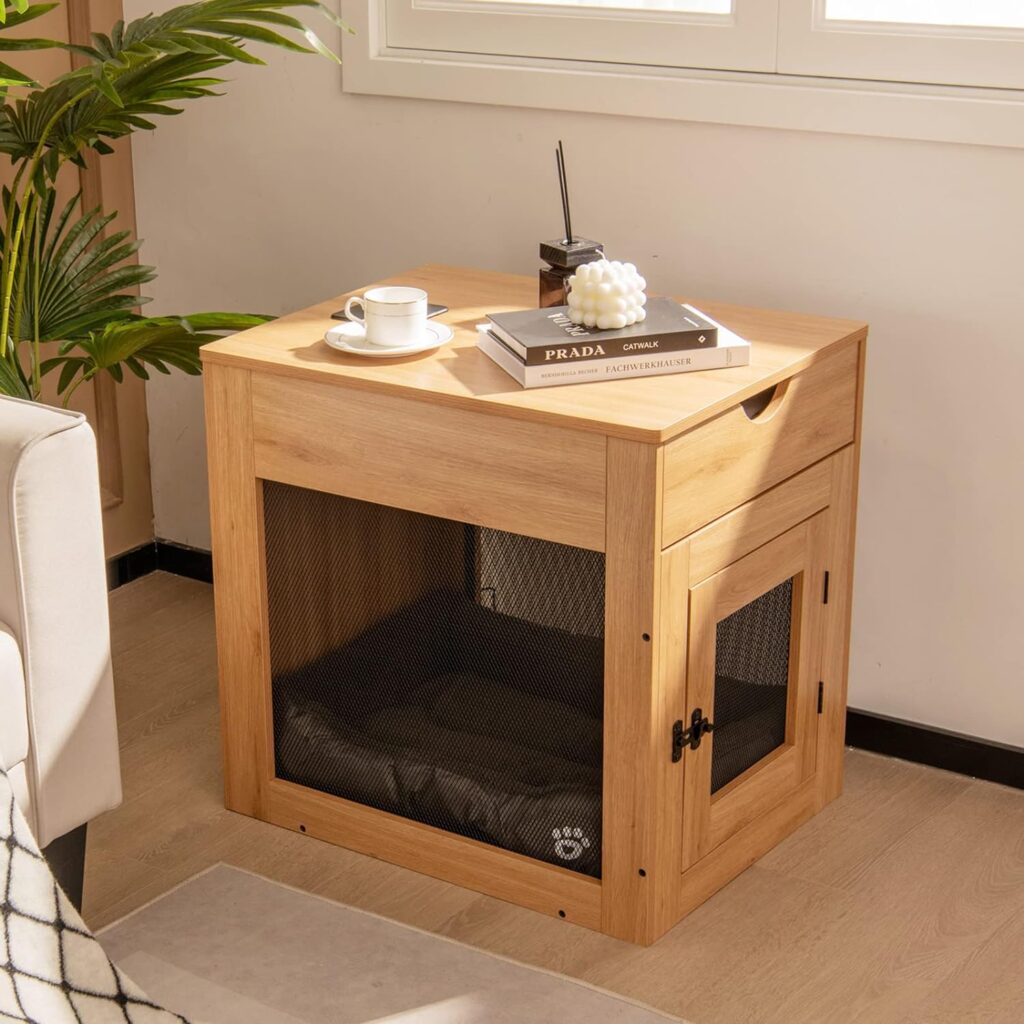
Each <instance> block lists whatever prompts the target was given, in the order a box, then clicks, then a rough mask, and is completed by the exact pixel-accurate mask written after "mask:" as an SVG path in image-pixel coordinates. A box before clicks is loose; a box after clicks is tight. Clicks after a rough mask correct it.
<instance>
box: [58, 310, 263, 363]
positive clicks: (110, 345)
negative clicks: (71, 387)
mask: <svg viewBox="0 0 1024 1024" xmlns="http://www.w3.org/2000/svg"><path fill="white" fill-rule="evenodd" d="M270 319H272V317H268V316H261V315H258V314H249V313H193V314H191V315H190V316H187V317H179V316H160V317H140V318H138V319H134V320H127V321H122V322H119V323H118V322H114V323H108V324H107V325H106V326H105V327H104V328H103V329H102V330H99V331H94V332H93V333H91V334H90V336H89V337H88V338H85V339H83V340H81V341H78V342H76V343H74V345H73V346H72V345H65V346H62V348H63V349H66V350H67V352H66V355H65V359H73V360H77V361H78V369H79V370H81V371H83V372H84V373H86V374H87V375H88V376H93V375H95V374H96V373H98V372H100V371H103V370H105V371H107V372H108V373H110V374H111V376H113V377H114V378H115V380H120V378H121V376H123V373H122V370H121V366H122V364H123V365H125V366H127V367H128V369H129V370H130V371H131V372H132V373H134V374H136V375H137V376H139V377H143V378H146V377H148V372H147V370H146V367H147V366H152V367H154V368H155V369H156V370H157V371H158V372H160V373H167V372H168V367H174V368H175V369H178V370H182V371H184V372H185V373H189V374H198V373H200V372H201V370H202V366H201V363H200V360H199V349H200V348H201V347H202V346H203V345H205V344H206V343H207V342H208V341H214V340H216V339H217V338H218V337H220V336H221V335H222V334H225V333H230V332H233V331H243V330H246V329H248V328H250V327H256V326H258V325H259V324H262V323H266V322H267V321H268V320H270ZM50 368H52V367H50Z"/></svg>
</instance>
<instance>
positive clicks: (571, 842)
mask: <svg viewBox="0 0 1024 1024" xmlns="http://www.w3.org/2000/svg"><path fill="white" fill-rule="evenodd" d="M551 837H552V838H553V839H554V840H555V856H556V857H558V858H559V859H560V860H578V859H579V858H580V857H582V856H583V851H584V850H585V849H587V847H589V846H590V840H589V839H588V838H587V837H586V836H585V835H584V834H583V830H582V829H579V828H570V827H569V826H568V825H566V826H565V828H556V829H552V831H551Z"/></svg>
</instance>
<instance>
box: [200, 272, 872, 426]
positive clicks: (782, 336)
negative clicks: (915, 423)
mask: <svg viewBox="0 0 1024 1024" xmlns="http://www.w3.org/2000/svg"><path fill="white" fill-rule="evenodd" d="M375 284H377V285H380V284H405V285H414V286H417V287H420V288H423V289H425V290H426V291H427V293H428V294H429V295H430V299H431V301H433V302H439V303H443V304H444V305H446V306H448V307H449V312H447V313H445V314H444V315H443V316H441V317H439V319H440V320H441V321H443V322H444V323H447V324H450V325H451V326H452V327H453V328H454V330H455V337H454V339H453V340H452V341H451V342H449V343H448V344H447V345H445V346H443V347H442V348H440V349H438V350H437V351H435V352H432V353H428V354H422V355H417V356H406V357H399V358H396V359H367V358H363V357H360V356H350V355H345V354H343V353H340V352H336V351H335V350H333V349H331V348H329V347H328V346H327V344H326V342H324V340H323V336H324V332H325V331H326V330H327V329H328V328H330V327H332V326H334V324H335V323H336V321H332V320H331V318H330V314H331V313H332V312H333V311H334V310H336V309H340V308H341V307H342V306H343V305H344V304H345V300H346V299H347V298H348V295H352V294H361V293H362V292H364V291H365V290H366V289H367V288H370V287H373V286H374V285H366V286H364V287H363V288H359V289H357V291H355V292H350V293H347V294H345V295H339V296H336V297H335V298H332V299H328V300H327V301H326V302H322V303H319V304H318V305H316V306H310V307H309V308H308V309H303V310H300V311H299V312H297V313H291V314H289V315H288V316H283V317H281V318H279V319H277V320H274V321H272V322H270V323H267V324H263V325H261V326H260V327H255V328H253V329H252V330H248V331H243V332H241V333H240V334H235V335H232V336H231V337H229V338H223V339H221V340H219V341H215V342H212V343H211V344H209V345H206V346H205V347H204V348H203V350H202V357H203V362H204V363H220V364H225V365H229V366H239V367H245V368H248V369H251V370H255V371H259V372H262V373H271V374H279V375H284V376H290V377H300V378H305V379H308V380H315V381H319V382H321V383H323V382H332V381H333V382H336V383H338V384H339V385H345V386H348V387H357V388H364V389H367V390H374V391H382V392H387V393H389V394H400V395H403V396H404V397H407V398H414V399H418V400H423V401H430V402H437V403H442V404H446V405H454V406H460V407H463V408H466V407H468V408H472V409H474V410H476V411H478V412H485V413H491V414H493V415H498V416H512V417H516V418H520V419H529V420H535V421H542V422H548V423H557V424H559V425H562V426H567V427H575V428H577V429H581V430H592V431H597V432H599V433H603V434H609V435H613V436H617V437H626V438H632V439H635V440H639V441H647V442H650V443H659V442H662V441H667V440H669V439H670V438H673V437H675V436H676V435H678V434H681V433H683V432H684V431H686V430H690V429H692V428H693V427H695V426H697V425H698V424H699V423H703V422H704V421H706V420H708V419H711V418H712V417H713V416H715V415H717V414H718V413H720V412H722V411H724V410H725V409H728V408H731V407H732V406H734V405H736V404H737V403H739V402H742V401H745V400H746V399H747V398H750V397H751V396H752V395H755V394H757V393H758V392H759V391H763V390H764V389H765V388H768V387H770V386H771V385H772V384H775V383H778V382H779V381H780V380H783V379H785V378H786V377H789V376H790V375H792V374H793V373H795V372H797V371H799V370H802V369H803V368H805V367H806V366H808V365H809V364H810V363H812V362H813V361H814V360H815V359H816V358H818V357H820V356H821V355H822V354H823V353H824V352H825V351H826V350H829V349H834V348H837V347H839V346H842V345H845V344H852V343H855V342H857V341H859V340H860V339H862V338H863V337H864V335H865V334H866V332H867V326H866V325H865V324H863V323H859V322H857V321H854V320H833V319H828V318H825V317H819V316H807V315H804V314H797V313H782V312H777V311H774V310H767V309H752V308H747V307H744V306H733V305H729V304H726V303H722V302H704V301H701V300H696V299H693V298H689V297H687V298H684V299H683V300H682V301H686V302H692V303H693V304H694V305H695V306H697V307H698V308H699V309H701V310H703V311H705V312H706V313H708V314H709V315H710V316H711V317H713V318H714V319H716V320H718V321H719V322H720V323H722V324H724V325H725V326H726V327H728V328H730V329H731V330H733V331H735V332H736V333H737V334H739V335H741V336H742V337H744V338H747V339H748V340H749V341H751V342H752V343H753V349H752V351H751V361H750V365H749V366H739V367H730V368H729V369H723V370H704V371H699V372H694V373H679V374H668V375H665V376H661V377H639V378H634V379H631V380H616V381H601V382H594V383H589V384H572V385H565V386H560V387H550V388H537V389H534V390H524V389H523V388H521V387H520V386H519V385H518V384H517V383H516V382H515V381H513V380H512V378H511V377H509V376H508V375H507V374H506V373H505V372H504V371H503V370H501V369H500V368H499V367H498V366H496V365H495V364H494V363H492V362H491V360H490V359H488V358H487V356H485V355H484V354H483V353H482V352H480V351H479V350H478V349H477V348H476V334H477V332H476V324H478V323H480V322H482V321H483V320H485V319H486V315H487V314H488V313H495V312H501V311H508V310H514V309H529V308H531V307H535V306H536V304H537V279H536V278H535V277H520V276H517V275H512V274H498V273H493V272H491V271H484V270H468V269H464V268H461V267H445V266H437V265H427V266H422V267H418V268H417V269H415V270H410V271H408V272H406V273H403V274H398V275H397V276H395V277H391V278H388V279H387V280H385V281H378V282H375Z"/></svg>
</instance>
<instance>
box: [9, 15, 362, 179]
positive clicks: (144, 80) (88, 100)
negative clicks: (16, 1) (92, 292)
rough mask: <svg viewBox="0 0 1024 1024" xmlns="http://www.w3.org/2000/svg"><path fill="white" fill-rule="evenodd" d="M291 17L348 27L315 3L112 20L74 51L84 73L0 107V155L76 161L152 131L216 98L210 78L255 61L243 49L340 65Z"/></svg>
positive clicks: (76, 71)
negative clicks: (158, 122) (314, 16)
mask: <svg viewBox="0 0 1024 1024" xmlns="http://www.w3.org/2000/svg"><path fill="white" fill-rule="evenodd" d="M290 11H294V12H299V13H302V12H304V11H310V12H316V13H318V14H320V15H322V16H324V17H326V18H327V19H328V20H329V21H330V22H331V23H332V24H334V25H338V26H340V27H342V28H344V29H346V30H347V26H346V25H345V24H344V22H342V21H341V20H340V19H339V18H338V17H337V15H335V14H334V13H333V12H332V11H331V10H330V9H329V8H327V7H326V6H324V4H322V3H321V2H320V0H198V2H196V3H191V4H184V5H182V6H179V7H174V8H172V9H170V10H169V11H166V12H164V13H163V14H159V15H152V14H150V15H146V16H144V17H142V18H138V19H136V20H135V21H132V22H129V23H127V24H124V23H122V22H118V23H117V24H116V25H115V26H114V27H113V28H112V29H111V32H110V33H109V34H101V33H97V34H94V35H93V38H92V43H91V45H89V46H75V47H72V48H73V49H75V50H77V51H78V52H79V53H81V54H82V55H84V56H85V58H86V62H85V64H84V65H83V66H82V67H79V68H76V69H74V70H73V71H70V72H68V73H67V74H65V75H63V76H61V78H59V79H58V80H57V81H55V82H53V83H52V84H51V85H49V86H47V87H46V88H44V89H36V90H34V91H33V92H32V93H31V95H29V96H28V97H26V98H24V99H21V100H17V101H15V102H13V103H8V104H5V105H4V106H3V107H2V108H0V152H4V153H7V154H8V155H9V156H10V157H11V158H12V159H13V160H15V161H17V160H24V159H26V158H28V157H29V156H30V155H31V154H32V153H34V152H35V151H36V149H37V147H38V146H39V144H40V141H41V140H42V141H44V142H45V143H46V145H48V146H50V147H51V148H53V149H55V150H56V151H57V152H58V153H59V154H60V156H61V157H62V158H63V159H72V160H76V161H77V160H79V159H80V154H81V152H82V150H84V149H88V148H92V149H97V150H99V151H101V152H103V151H106V149H107V146H108V143H107V142H106V141H104V140H109V139H116V138H119V137H121V136H124V135H128V134H130V133H131V132H133V131H139V130H150V129H151V128H152V127H153V124H154V122H153V120H152V118H153V117H155V116H169V115H173V114H177V113H180V112H181V110H182V107H181V106H180V105H179V104H181V103H184V102H187V101H188V100H194V99H199V98H202V97H205V96H214V95H217V94H218V93H217V87H218V86H219V85H221V84H222V79H220V78H219V77H217V75H216V74H215V72H216V71H217V70H218V69H220V68H222V67H224V66H225V65H227V64H231V63H233V62H242V63H253V64H262V63H263V61H262V59H261V58H260V57H259V56H257V55H255V54H252V53H250V52H249V51H248V49H247V46H248V45H249V44H251V43H259V44H263V45H268V46H274V47H277V48H282V49H287V50H293V51H296V52H301V53H314V52H315V53H319V54H321V55H323V56H325V57H327V58H328V59H331V60H334V61H339V58H338V56H337V55H336V54H335V53H334V51H333V50H331V49H330V47H328V46H327V45H326V44H325V43H324V42H323V41H322V40H321V39H320V38H319V37H318V36H317V35H316V34H315V33H314V32H313V31H312V30H311V29H310V28H309V27H308V26H306V25H305V24H304V23H303V22H302V21H301V20H300V19H299V18H297V17H295V16H294V15H293V14H291V13H288V12H290ZM288 33H291V35H289V34H288ZM292 36H296V37H297V38H293V37H292ZM29 42H35V41H31V40H30V41H29ZM19 45H20V44H19ZM339 62H340V61H339ZM69 106H70V109H65V108H68V107H69ZM61 111H63V114H62V113H61ZM58 116H59V120H58V121H57V123H56V125H55V126H54V127H53V128H52V129H51V130H50V133H49V134H45V133H46V131H47V127H48V126H49V125H51V123H52V122H53V119H54V118H55V117H58ZM42 173H45V174H47V175H49V174H50V171H49V169H48V168H44V169H43V172H42ZM50 177H51V179H52V175H51V176H50Z"/></svg>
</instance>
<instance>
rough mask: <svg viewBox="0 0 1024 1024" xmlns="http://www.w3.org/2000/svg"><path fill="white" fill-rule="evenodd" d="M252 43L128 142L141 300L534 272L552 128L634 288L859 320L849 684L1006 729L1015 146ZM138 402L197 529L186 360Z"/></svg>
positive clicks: (195, 402) (200, 299)
mask: <svg viewBox="0 0 1024 1024" xmlns="http://www.w3.org/2000/svg"><path fill="white" fill-rule="evenodd" d="M136 3H138V0H136ZM129 6H131V4H129ZM272 61H273V66H272V67H271V68H268V69H241V70H238V71H237V72H234V77H235V78H236V81H235V82H234V83H233V84H232V85H231V87H230V91H229V94H228V96H227V98H225V99H220V100H210V101H204V102H202V103H199V104H197V105H196V106H194V107H193V108H192V109H190V110H189V111H188V113H187V114H186V115H184V116H183V117H181V118H177V119H173V120H171V121H169V122H168V123H164V124H161V126H160V130H159V132H158V133H157V134H156V135H154V136H151V137H148V138H138V137H137V142H136V146H135V168H136V179H137V203H138V219H139V224H140V231H141V234H142V236H143V237H144V238H145V239H147V243H146V246H145V249H144V251H143V255H144V257H145V258H146V259H147V260H148V261H149V262H155V263H156V264H157V265H158V266H159V267H160V269H161V276H160V279H159V281H158V282H157V283H156V284H155V285H153V286H150V292H151V294H154V295H156V296H157V297H158V299H159V303H154V306H153V307H152V308H153V309H154V310H160V311H171V310H174V311H180V312H187V311H189V310H197V309H207V308H220V309H241V310H258V311H264V312H269V313H280V312H283V311H285V310H288V309H292V308H295V307H299V306H303V305H306V304H309V303H310V302H312V301H314V300H319V299H322V298H323V297H325V296H329V295H332V294H336V293H338V292H341V291H343V290H346V289H348V288H352V287H356V286H358V285H359V284H360V283H362V282H365V281H369V280H373V279H374V278H376V277H379V276H382V275H385V274H391V273H395V272H398V271H400V270H401V269H402V268H403V267H411V266H414V265H416V264H418V263H421V262H424V261H428V260H429V261H436V262H447V263H456V264H467V265H475V266H481V267H489V268H493V269H498V270H509V271H520V272H528V273H529V272H533V271H534V270H535V268H536V265H537V259H536V246H537V242H538V240H539V239H541V238H546V237H552V236H554V235H555V234H557V233H558V230H559V215H558V205H557V190H556V186H555V180H554V176H553V160H552V155H551V153H552V148H553V146H554V143H555V140H556V139H558V138H559V137H561V138H563V139H564V140H565V144H566V149H567V153H568V160H569V170H570V174H571V180H572V188H573V198H574V205H573V209H574V218H575V219H574V223H575V225H576V227H577V229H578V230H579V231H581V232H583V233H587V234H590V235H591V236H593V237H597V238H600V239H602V240H604V241H605V242H606V243H607V246H608V249H609V252H610V253H611V254H613V255H615V256H620V257H623V258H628V259H631V260H633V261H635V262H636V263H637V264H638V265H639V266H640V267H641V268H642V269H643V271H644V272H645V273H646V275H647V277H648V279H649V281H650V284H651V287H652V288H653V289H655V290H657V291H662V292H675V293H685V294H687V295H693V296H698V297H699V296H704V297H709V298H716V299H724V300H729V301H733V302H740V303H746V304H751V305H764V306H774V307H779V308H784V309H796V310H803V311H808V312H817V313H822V314H827V315H836V316H848V317H855V318H861V319H866V320H868V321H870V323H871V325H872V334H871V346H870V354H869V371H868V380H867V396H866V407H865V433H864V452H863V465H862V477H861V502H860V524H859V539H858V558H857V581H856V603H855V616H854V641H853V660H852V681H851V691H850V701H851V704H853V705H854V706H856V707H860V708H865V709H871V710H875V711H879V712H883V713H886V714H890V715H895V716H898V717H901V718H906V719H911V720H915V721H918V722H922V723H927V724H932V725H938V726H942V727H945V728H950V729H955V730H958V731H963V732H967V733H971V734H974V735H977V736H982V737H987V738H991V739H994V740H1000V741H1003V742H1008V743H1014V744H1018V745H1024V654H1022V650H1024V638H1022V637H1021V635H1020V634H1021V624H1022V623H1024V587H1021V585H1020V576H1021V574H1022V570H1024V541H1022V539H1021V538H1022V530H1021V524H1022V523H1024V426H1022V411H1021V409H1022V405H1024V395H1022V387H1024V344H1022V342H1021V340H1020V333H1021V327H1020V323H1021V315H1020V311H1021V305H1022V300H1024V278H1022V268H1024V185H1022V183H1024V152H1021V151H1011V150H998V149H988V148H979V147H974V148H972V147H958V146H954V145H939V144H932V143H916V142H901V141H893V140H881V139H872V138H858V137H852V136H838V135H836V136H832V135H823V134H804V133H798V132H784V131H769V130H761V129H745V128H735V127H724V126H722V127H720V126H715V125H706V124H687V123H676V122H671V123H670V122H663V121H654V120H641V119H617V118H611V117H603V116H599V115H582V114H565V113H558V112H538V111H528V110H520V109H514V108H500V109H499V108H489V107H482V106H475V105H469V104H467V105H461V104H444V103H433V102H420V101H413V100H393V99H383V98H367V97H351V96H345V95H343V94H342V93H341V91H340V83H339V75H338V71H337V69H336V68H334V67H332V66H330V65H329V64H327V63H326V62H325V61H322V60H318V59H314V58H302V57H291V56H288V57H282V56H281V55H274V56H273V57H272ZM149 401H150V423H151V431H152V437H151V450H152V462H153V480H154V487H155V499H156V516H157V533H158V535H159V536H161V537H164V538H169V539H172V540H176V541H180V542H183V543H187V544H193V545H197V546H200V547H205V546H207V545H208V544H209V533H208V525H207V510H206V489H205V476H204V472H205V470H204V458H203V445H204V440H203V426H202V401H201V390H200V385H199V382H198V381H195V380H191V379H183V378H180V377H176V378H174V379H171V380H160V381H158V382H156V383H154V384H152V385H151V386H150V388H149Z"/></svg>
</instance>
